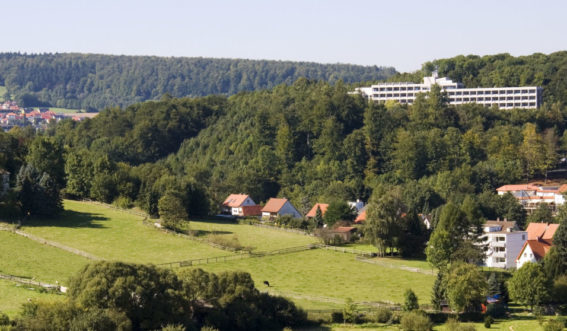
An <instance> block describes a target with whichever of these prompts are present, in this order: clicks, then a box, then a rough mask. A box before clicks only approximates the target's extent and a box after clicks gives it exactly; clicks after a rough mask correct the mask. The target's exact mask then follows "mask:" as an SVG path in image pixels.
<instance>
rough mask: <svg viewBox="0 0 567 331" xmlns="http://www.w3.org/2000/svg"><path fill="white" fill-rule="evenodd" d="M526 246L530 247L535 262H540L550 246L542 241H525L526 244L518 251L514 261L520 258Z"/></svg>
mask: <svg viewBox="0 0 567 331" xmlns="http://www.w3.org/2000/svg"><path fill="white" fill-rule="evenodd" d="M526 246H530V249H531V250H532V252H533V253H534V257H535V258H536V260H538V261H539V260H541V259H543V257H544V256H545V254H547V252H548V251H549V249H550V248H551V245H549V244H548V243H546V242H543V241H539V240H526V242H525V243H524V246H523V247H522V249H521V250H520V254H518V257H516V260H519V259H520V257H521V256H522V254H523V253H524V250H525V249H526Z"/></svg>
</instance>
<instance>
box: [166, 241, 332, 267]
mask: <svg viewBox="0 0 567 331" xmlns="http://www.w3.org/2000/svg"><path fill="white" fill-rule="evenodd" d="M320 247H321V245H320V244H314V245H304V246H295V247H288V248H281V249H275V250H272V251H262V252H246V253H242V254H238V255H225V256H216V257H205V258H200V259H191V260H185V261H176V262H167V263H160V264H158V265H160V266H167V267H170V268H174V267H179V268H183V267H190V266H195V265H202V264H210V263H218V262H227V261H234V260H242V259H246V258H255V257H264V256H271V255H280V254H289V253H295V252H301V251H306V250H310V249H316V248H320Z"/></svg>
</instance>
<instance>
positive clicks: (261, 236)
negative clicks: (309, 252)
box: [189, 221, 319, 251]
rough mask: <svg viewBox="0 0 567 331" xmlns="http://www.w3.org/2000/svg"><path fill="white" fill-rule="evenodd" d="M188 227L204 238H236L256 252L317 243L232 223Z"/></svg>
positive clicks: (207, 223)
mask: <svg viewBox="0 0 567 331" xmlns="http://www.w3.org/2000/svg"><path fill="white" fill-rule="evenodd" d="M189 227H190V229H191V230H199V231H202V232H203V233H205V235H204V236H203V237H204V238H206V236H209V235H211V234H215V233H216V234H217V235H219V236H221V237H226V238H232V237H234V236H236V237H237V238H238V241H239V242H240V244H241V245H243V246H245V247H252V248H253V249H254V250H258V251H269V250H275V249H280V248H287V247H295V246H304V245H308V244H311V243H316V242H319V240H318V239H317V238H315V237H311V236H306V235H300V234H296V233H289V232H285V231H280V230H276V229H266V228H260V227H257V226H253V225H245V224H236V223H234V222H222V221H214V222H213V221H211V222H204V221H191V222H190V223H189Z"/></svg>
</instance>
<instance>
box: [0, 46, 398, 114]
mask: <svg viewBox="0 0 567 331" xmlns="http://www.w3.org/2000/svg"><path fill="white" fill-rule="evenodd" d="M395 72H396V71H395V70H394V68H389V67H388V68H385V67H376V66H373V67H365V66H358V65H347V64H318V63H308V62H288V61H263V60H242V59H211V58H172V57H154V56H151V57H150V56H111V55H98V54H36V55H34V54H31V55H27V54H19V53H2V54H0V85H5V86H6V87H7V89H8V93H10V94H11V95H12V96H15V97H16V98H17V99H18V100H19V101H21V102H23V103H24V106H39V105H51V106H54V107H55V106H56V107H64V108H83V109H87V108H95V109H102V108H104V107H109V106H121V107H123V106H127V105H130V104H133V103H136V102H140V101H146V100H152V99H159V98H160V97H161V96H162V95H164V94H166V93H168V94H170V95H172V96H174V97H185V96H191V97H196V96H205V95H210V94H224V95H232V94H236V93H238V92H240V91H251V90H260V89H270V88H272V87H274V86H277V85H279V84H282V83H285V84H291V83H293V82H294V81H296V80H297V79H298V78H299V77H306V78H308V79H315V80H323V81H327V82H329V83H334V82H336V81H338V80H343V81H344V82H346V83H351V82H359V81H370V80H381V79H385V78H387V77H389V76H391V75H392V74H394V73H395ZM26 103H27V104H26Z"/></svg>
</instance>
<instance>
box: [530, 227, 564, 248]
mask: <svg viewBox="0 0 567 331" xmlns="http://www.w3.org/2000/svg"><path fill="white" fill-rule="evenodd" d="M558 227H559V224H548V223H530V224H528V228H527V229H526V232H527V233H528V240H544V241H549V243H550V244H551V240H552V239H553V235H554V234H555V231H557V228H558Z"/></svg>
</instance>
